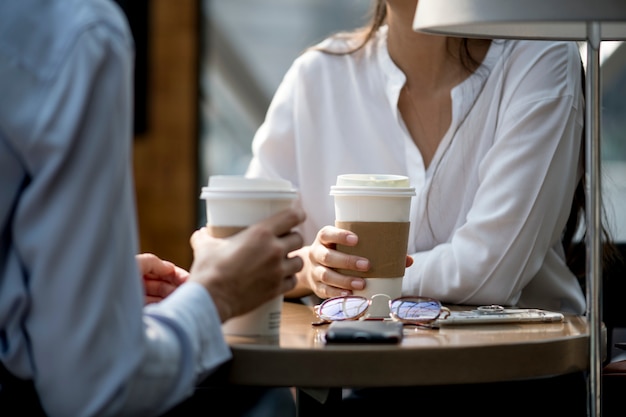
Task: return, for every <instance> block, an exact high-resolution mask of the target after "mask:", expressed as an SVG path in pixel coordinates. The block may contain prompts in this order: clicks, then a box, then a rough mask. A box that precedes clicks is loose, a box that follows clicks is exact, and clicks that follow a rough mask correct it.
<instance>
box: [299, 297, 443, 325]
mask: <svg viewBox="0 0 626 417" xmlns="http://www.w3.org/2000/svg"><path fill="white" fill-rule="evenodd" d="M377 295H380V294H377ZM373 298H374V297H372V298H367V297H364V296H361V295H341V296H337V297H331V298H327V299H325V300H324V301H322V302H321V303H320V304H318V305H315V306H314V307H313V310H314V312H315V315H316V316H317V318H318V319H319V321H317V322H312V323H311V325H313V326H322V325H325V324H330V323H332V322H333V321H358V320H389V319H391V320H394V321H398V322H400V323H402V324H404V325H410V326H417V327H422V328H427V329H437V328H438V326H437V325H435V324H434V323H435V322H436V321H437V320H438V319H440V318H442V319H445V318H446V317H448V316H449V315H450V309H449V308H448V307H445V306H444V305H442V304H441V301H439V300H437V299H435V298H431V297H421V296H402V297H396V298H389V297H387V298H389V301H388V303H389V316H388V317H376V318H372V317H371V316H368V315H367V312H368V311H369V309H370V307H371V306H372V301H373ZM339 299H360V300H363V301H366V302H367V307H366V308H365V309H364V310H363V311H362V312H361V313H360V314H358V315H356V316H354V317H349V318H344V319H329V318H324V317H329V316H324V317H322V315H321V314H320V313H319V310H320V309H321V308H322V306H324V305H325V304H327V303H330V302H334V301H335V300H339ZM402 300H407V301H408V300H416V301H419V302H429V303H435V304H436V305H438V306H439V312H438V313H437V315H436V316H435V317H433V318H431V317H429V318H428V319H427V320H422V321H418V320H410V319H404V318H402V317H399V316H398V315H397V313H396V312H394V311H393V309H392V304H393V303H395V302H398V301H402ZM442 315H443V317H442Z"/></svg>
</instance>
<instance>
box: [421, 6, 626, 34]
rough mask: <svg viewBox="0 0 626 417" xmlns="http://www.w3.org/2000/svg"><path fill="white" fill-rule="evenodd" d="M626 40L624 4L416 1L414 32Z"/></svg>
mask: <svg viewBox="0 0 626 417" xmlns="http://www.w3.org/2000/svg"><path fill="white" fill-rule="evenodd" d="M591 22H596V23H598V24H599V25H600V39H602V40H614V41H617V40H624V39H626V0H418V4H417V11H416V13H415V18H414V20H413V29H414V30H416V31H420V32H426V33H433V34H444V35H455V36H462V37H469V38H471V37H480V38H515V39H560V40H581V41H582V40H586V39H587V35H588V33H587V24H588V23H591Z"/></svg>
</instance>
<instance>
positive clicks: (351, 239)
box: [346, 235, 359, 245]
mask: <svg viewBox="0 0 626 417" xmlns="http://www.w3.org/2000/svg"><path fill="white" fill-rule="evenodd" d="M358 240H359V239H358V238H357V237H356V236H355V235H348V236H346V242H347V243H349V244H352V245H356V243H357V242H358Z"/></svg>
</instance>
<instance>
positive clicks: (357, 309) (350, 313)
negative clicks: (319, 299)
mask: <svg viewBox="0 0 626 417" xmlns="http://www.w3.org/2000/svg"><path fill="white" fill-rule="evenodd" d="M368 307H369V300H368V299H367V298H364V297H357V296H347V297H337V298H330V299H328V300H326V301H324V302H323V303H322V304H321V305H320V309H319V315H320V317H321V318H323V319H325V320H350V319H353V318H356V317H359V316H361V315H362V314H363V313H364V312H365V311H366V310H367V309H368Z"/></svg>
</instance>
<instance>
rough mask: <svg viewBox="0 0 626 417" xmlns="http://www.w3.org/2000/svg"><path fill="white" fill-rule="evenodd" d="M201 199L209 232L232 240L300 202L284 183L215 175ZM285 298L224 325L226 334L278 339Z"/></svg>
mask: <svg viewBox="0 0 626 417" xmlns="http://www.w3.org/2000/svg"><path fill="white" fill-rule="evenodd" d="M200 198H201V199H203V200H205V201H206V215H207V228H208V229H209V231H210V232H211V234H212V235H214V236H218V237H226V236H230V235H232V234H234V233H237V232H238V231H240V230H242V229H244V228H246V227H247V226H250V225H252V224H254V223H257V222H259V221H261V220H263V219H265V218H267V217H270V216H272V215H274V214H276V213H277V212H279V211H282V210H285V209H287V208H289V207H290V206H291V205H292V204H293V202H294V201H295V200H296V198H297V191H296V190H295V189H294V188H293V187H292V185H291V183H290V182H289V181H286V180H281V179H271V180H270V179H262V178H246V177H244V176H239V175H214V176H211V177H210V178H209V183H208V186H207V187H203V188H202V193H201V194H200ZM283 298H284V297H283V296H282V295H280V296H277V297H275V298H273V299H272V300H270V301H268V302H266V303H264V304H262V305H261V306H259V307H257V308H256V309H254V310H252V311H250V312H249V313H246V314H244V315H241V316H238V317H233V318H231V319H230V320H228V321H226V322H225V323H224V324H223V325H222V330H223V332H224V334H228V335H237V336H278V334H279V332H280V320H281V313H282V305H283Z"/></svg>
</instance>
